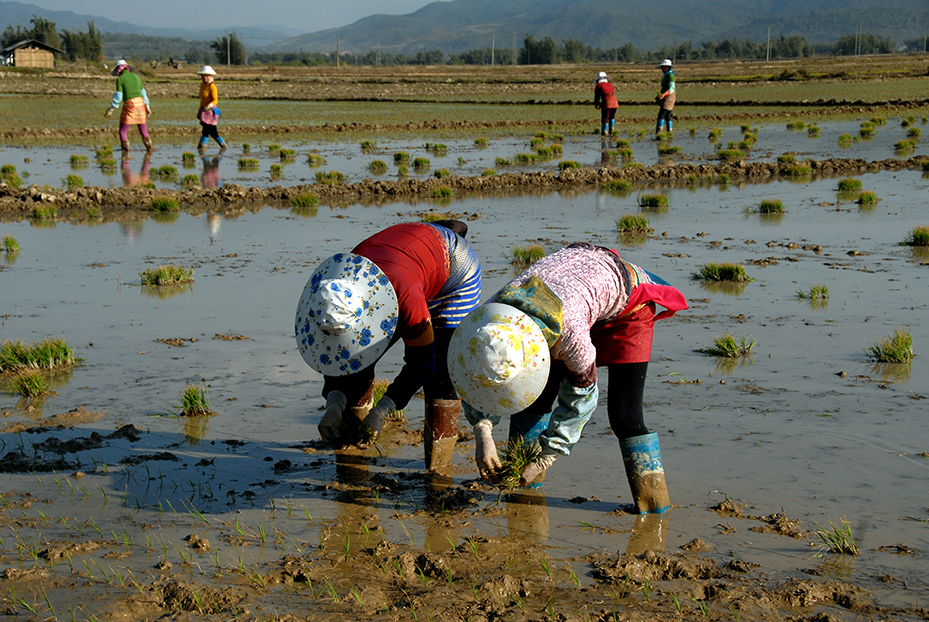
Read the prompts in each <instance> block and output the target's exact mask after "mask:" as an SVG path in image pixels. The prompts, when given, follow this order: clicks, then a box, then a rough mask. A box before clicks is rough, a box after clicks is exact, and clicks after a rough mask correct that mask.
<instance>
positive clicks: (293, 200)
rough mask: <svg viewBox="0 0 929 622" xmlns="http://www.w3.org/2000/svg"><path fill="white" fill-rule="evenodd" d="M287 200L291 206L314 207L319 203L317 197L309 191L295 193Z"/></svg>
mask: <svg viewBox="0 0 929 622" xmlns="http://www.w3.org/2000/svg"><path fill="white" fill-rule="evenodd" d="M288 200H289V202H290V205H291V207H316V206H317V205H319V197H318V196H316V195H315V194H313V193H310V192H307V193H301V194H296V195H294V196H292V197H290V199H288Z"/></svg>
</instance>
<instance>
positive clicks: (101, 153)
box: [94, 146, 113, 160]
mask: <svg viewBox="0 0 929 622" xmlns="http://www.w3.org/2000/svg"><path fill="white" fill-rule="evenodd" d="M111 157H113V148H112V147H110V146H106V147H100V148H99V149H96V150H94V158H96V159H97V160H102V159H104V158H111Z"/></svg>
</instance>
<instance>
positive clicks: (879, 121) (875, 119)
mask: <svg viewBox="0 0 929 622" xmlns="http://www.w3.org/2000/svg"><path fill="white" fill-rule="evenodd" d="M869 121H871V123H873V124H874V125H887V119H886V118H885V117H871V118H870V119H869Z"/></svg>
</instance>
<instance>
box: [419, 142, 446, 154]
mask: <svg viewBox="0 0 929 622" xmlns="http://www.w3.org/2000/svg"><path fill="white" fill-rule="evenodd" d="M423 149H425V150H426V151H428V152H430V153H433V154H435V155H441V154H443V153H445V152H446V151H448V146H447V145H445V144H443V143H426V144H425V145H423Z"/></svg>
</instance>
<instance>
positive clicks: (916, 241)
mask: <svg viewBox="0 0 929 622" xmlns="http://www.w3.org/2000/svg"><path fill="white" fill-rule="evenodd" d="M4 241H6V238H4ZM902 243H903V244H905V245H906V246H929V226H926V225H920V226H918V227H916V228H914V229H913V230H912V231H910V234H909V235H908V236H906V239H905V240H903V242H902ZM7 250H9V249H7Z"/></svg>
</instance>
